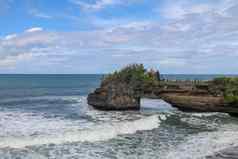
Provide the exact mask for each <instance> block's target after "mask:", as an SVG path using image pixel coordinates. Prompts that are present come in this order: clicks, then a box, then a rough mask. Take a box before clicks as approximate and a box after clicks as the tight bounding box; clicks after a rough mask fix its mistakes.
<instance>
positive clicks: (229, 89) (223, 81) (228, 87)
mask: <svg viewBox="0 0 238 159" xmlns="http://www.w3.org/2000/svg"><path fill="white" fill-rule="evenodd" d="M213 84H214V85H215V86H216V87H217V88H219V89H220V91H222V92H223V96H224V98H225V101H226V102H227V103H229V104H235V105H238V77H220V78H216V79H214V80H213Z"/></svg>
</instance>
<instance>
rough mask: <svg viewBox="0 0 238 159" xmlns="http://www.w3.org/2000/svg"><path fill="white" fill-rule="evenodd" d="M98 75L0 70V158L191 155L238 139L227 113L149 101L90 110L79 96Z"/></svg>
mask: <svg viewBox="0 0 238 159" xmlns="http://www.w3.org/2000/svg"><path fill="white" fill-rule="evenodd" d="M215 76H220V75H163V77H164V78H166V79H173V80H176V79H178V80H181V79H183V80H188V79H196V80H209V79H212V78H214V77H215ZM102 77H103V76H102V75H0V159H38V158H39V159H46V158H47V159H48V158H49V159H71V158H75V159H78V158H82V159H84V158H86V159H87V158H89V159H91V158H92V159H94V158H108V159H111V158H120V159H134V158H136V159H138V158H139V159H147V158H148V159H151V158H152V159H153V158H154V159H170V158H171V159H186V158H187V159H189V158H191V159H194V158H195V159H196V158H205V156H207V155H210V154H212V153H214V152H216V151H219V150H220V149H223V148H226V147H229V146H232V145H236V144H237V143H238V142H237V141H238V121H237V119H235V118H232V117H230V116H228V115H227V114H221V113H184V112H180V111H178V110H176V109H174V108H172V107H171V106H170V105H169V104H167V103H165V102H163V101H161V100H150V99H143V100H142V101H141V102H142V109H141V110H140V111H125V112H102V111H97V110H94V109H93V108H92V107H90V106H88V105H87V102H86V97H87V94H88V93H89V92H91V91H93V90H94V89H95V88H96V87H98V86H99V84H100V80H101V78H102Z"/></svg>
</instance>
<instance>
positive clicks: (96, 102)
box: [88, 82, 140, 110]
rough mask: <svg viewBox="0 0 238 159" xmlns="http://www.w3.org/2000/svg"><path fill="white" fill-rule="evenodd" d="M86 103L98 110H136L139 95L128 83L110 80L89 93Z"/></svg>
mask: <svg viewBox="0 0 238 159" xmlns="http://www.w3.org/2000/svg"><path fill="white" fill-rule="evenodd" d="M88 104H89V105H92V106H93V107H95V108H97V109H100V110H138V109H140V97H139V95H137V93H136V92H135V91H134V89H132V88H130V86H129V85H128V84H126V83H123V82H120V83H118V82H112V83H109V84H107V85H104V86H101V88H98V89H96V90H95V91H94V92H93V93H91V94H89V95H88Z"/></svg>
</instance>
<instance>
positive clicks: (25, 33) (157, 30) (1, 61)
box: [0, 0, 238, 74]
mask: <svg viewBox="0 0 238 159" xmlns="http://www.w3.org/2000/svg"><path fill="white" fill-rule="evenodd" d="M0 26H1V27H0V73H1V74H8V73H9V74H11V73H20V74H21V73H23V74H94V73H108V72H111V71H113V70H116V69H119V68H121V67H123V66H125V65H128V64H131V63H143V64H144V65H145V66H146V67H147V68H154V69H158V70H160V72H161V73H171V74H238V1H237V0H0Z"/></svg>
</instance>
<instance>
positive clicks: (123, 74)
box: [88, 65, 238, 116]
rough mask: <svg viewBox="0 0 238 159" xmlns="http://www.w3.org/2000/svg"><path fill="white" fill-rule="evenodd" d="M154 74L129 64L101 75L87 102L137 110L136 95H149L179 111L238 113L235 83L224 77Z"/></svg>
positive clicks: (138, 105) (98, 107) (103, 107)
mask: <svg viewBox="0 0 238 159" xmlns="http://www.w3.org/2000/svg"><path fill="white" fill-rule="evenodd" d="M158 76H159V73H158V72H156V71H153V70H151V71H147V70H146V69H144V67H143V65H130V66H128V67H126V68H124V69H122V70H121V71H119V72H115V73H113V74H110V75H109V76H107V77H105V78H104V79H103V81H102V84H101V86H100V88H98V89H96V90H95V91H94V92H93V93H91V94H89V95H88V104H89V105H92V106H93V107H95V108H97V109H101V110H138V109H140V98H141V97H149V98H160V99H163V100H164V101H166V102H168V103H170V104H171V105H172V106H174V107H177V108H178V109H180V110H182V111H196V112H225V113H229V114H231V115H234V116H238V105H237V100H236V99H237V89H238V87H237V88H236V86H237V85H235V84H237V83H235V84H234V83H231V82H230V80H227V79H225V81H228V82H229V83H228V84H225V83H224V79H223V80H222V81H220V80H218V81H217V80H214V81H206V82H201V81H164V80H160V77H158ZM231 81H232V82H233V81H234V80H233V79H232V80H231ZM217 82H218V83H217ZM228 86H229V87H228ZM227 88H232V89H228V90H227ZM227 92H228V93H227ZM228 95H229V96H228ZM227 99H229V100H227Z"/></svg>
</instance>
